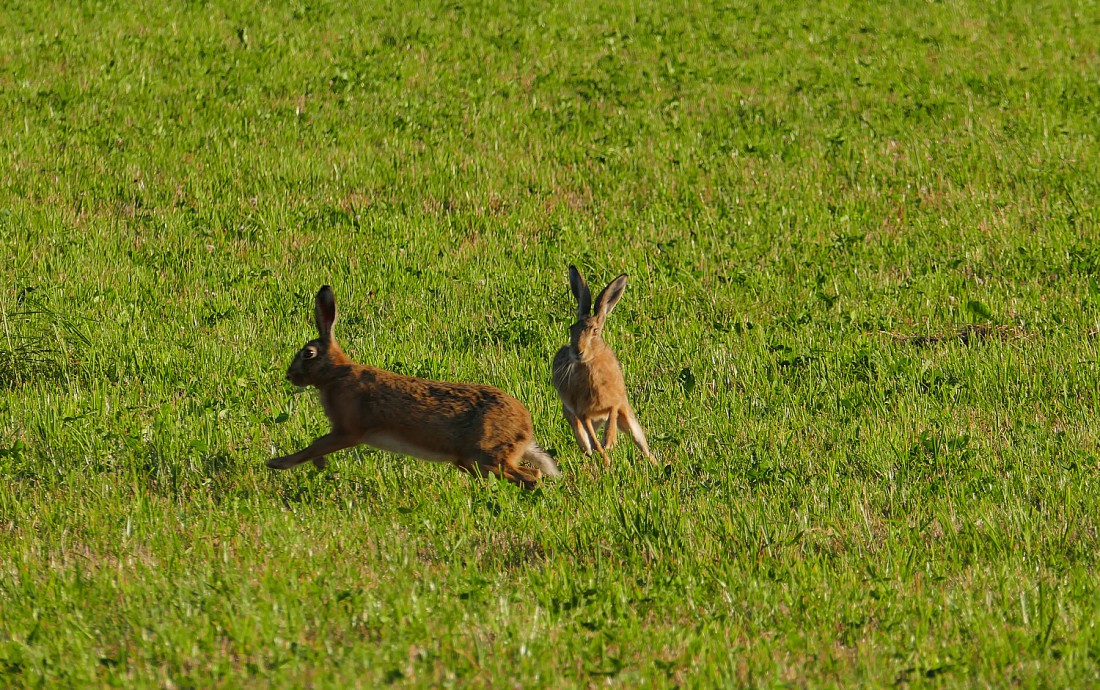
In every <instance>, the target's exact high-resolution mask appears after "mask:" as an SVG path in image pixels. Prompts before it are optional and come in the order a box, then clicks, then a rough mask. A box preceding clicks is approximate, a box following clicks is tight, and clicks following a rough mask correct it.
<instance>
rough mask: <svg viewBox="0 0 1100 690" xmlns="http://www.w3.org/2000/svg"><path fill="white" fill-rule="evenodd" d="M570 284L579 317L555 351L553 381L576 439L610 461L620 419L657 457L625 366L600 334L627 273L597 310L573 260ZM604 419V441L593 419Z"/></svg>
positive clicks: (586, 450)
mask: <svg viewBox="0 0 1100 690" xmlns="http://www.w3.org/2000/svg"><path fill="white" fill-rule="evenodd" d="M569 287H570V289H571V290H572V291H573V296H574V297H576V298H577V322H576V323H574V324H573V325H572V326H570V328H569V335H570V339H569V344H568V345H566V346H565V347H563V348H561V349H560V350H558V353H557V354H556V355H555V356H554V364H553V381H554V388H555V389H557V391H558V397H559V398H561V407H562V411H563V412H564V413H565V418H566V419H567V420H568V421H569V425H570V426H571V427H572V429H573V434H574V435H575V436H576V437H577V443H578V444H579V445H580V447H581V450H582V451H584V453H585V455H591V454H592V449H593V448H595V449H596V450H597V451H599V453H600V455H601V456H603V461H604V464H605V465H608V466H610V465H611V458H610V457H609V456H608V455H607V451H609V450H611V448H612V447H613V446H614V445H615V439H616V435H617V434H618V428H619V426H620V425H621V426H623V427H624V428H626V430H627V431H629V432H630V436H631V438H633V439H634V443H635V445H637V446H638V449H639V450H640V451H642V454H643V455H645V456H646V457H647V458H649V459H650V460H653V455H652V454H651V453H650V452H649V444H648V443H646V439H645V432H643V431H642V427H641V425H640V424H638V418H637V417H636V416H635V414H634V409H633V408H632V407H631V406H630V401H629V400H627V398H626V383H625V382H624V381H623V371H622V366H621V365H620V364H619V360H618V359H617V358H616V357H615V353H614V352H612V351H611V348H610V347H608V346H607V343H605V342H604V340H603V338H602V337H601V335H600V334H601V332H602V331H603V326H604V322H605V321H606V320H607V316H608V314H610V313H611V310H612V309H614V308H615V305H616V304H618V302H619V299H620V298H621V297H622V296H623V290H625V289H626V275H625V274H624V275H621V276H619V277H618V278H616V279H615V280H613V281H611V284H610V285H608V286H607V287H606V288H604V289H603V292H601V293H600V294H599V295H598V296H597V297H596V302H595V305H594V306H595V313H593V311H592V307H593V303H592V293H591V292H590V291H589V289H588V285H587V284H586V283H585V282H584V278H583V277H582V276H581V274H580V271H578V270H577V268H576V267H575V266H570V267H569ZM600 423H606V427H605V428H604V435H603V443H600V440H599V438H597V437H596V429H595V425H597V424H600Z"/></svg>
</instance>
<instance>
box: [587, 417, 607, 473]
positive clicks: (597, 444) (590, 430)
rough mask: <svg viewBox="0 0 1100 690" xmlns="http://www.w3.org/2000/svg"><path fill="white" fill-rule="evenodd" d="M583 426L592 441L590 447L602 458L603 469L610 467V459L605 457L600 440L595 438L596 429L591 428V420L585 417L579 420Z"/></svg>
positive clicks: (605, 453) (605, 452)
mask: <svg viewBox="0 0 1100 690" xmlns="http://www.w3.org/2000/svg"><path fill="white" fill-rule="evenodd" d="M581 423H583V424H584V430H585V431H587V432H588V438H590V439H591V440H592V445H593V446H595V447H596V450H598V451H599V452H600V455H602V456H603V464H604V467H611V458H610V457H609V456H608V455H607V451H606V450H604V447H603V445H602V444H601V443H600V438H599V437H598V436H596V429H595V428H593V426H592V418H591V417H585V418H584V419H582V420H581Z"/></svg>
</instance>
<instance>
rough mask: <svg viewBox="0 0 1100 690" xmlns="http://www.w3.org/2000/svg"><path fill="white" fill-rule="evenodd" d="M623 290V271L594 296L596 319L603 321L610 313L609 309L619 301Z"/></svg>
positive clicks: (624, 275) (624, 288) (624, 287)
mask: <svg viewBox="0 0 1100 690" xmlns="http://www.w3.org/2000/svg"><path fill="white" fill-rule="evenodd" d="M624 290H626V274H625V273H624V274H622V275H621V276H619V277H618V278H616V279H615V280H613V281H611V283H610V284H608V286H607V287H605V288H604V289H603V292H601V293H600V294H599V295H598V296H597V297H596V318H597V319H599V320H600V321H603V320H604V319H606V318H607V315H608V314H610V313H611V310H612V309H614V308H615V305H616V304H618V303H619V299H620V298H621V297H622V296H623V291H624Z"/></svg>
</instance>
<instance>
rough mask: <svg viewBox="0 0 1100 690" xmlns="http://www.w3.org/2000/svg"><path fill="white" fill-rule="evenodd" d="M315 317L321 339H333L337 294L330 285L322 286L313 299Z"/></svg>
mask: <svg viewBox="0 0 1100 690" xmlns="http://www.w3.org/2000/svg"><path fill="white" fill-rule="evenodd" d="M313 318H314V320H315V321H316V322H317V333H318V336H319V337H320V339H321V340H323V341H326V342H328V341H330V340H332V326H333V325H334V324H335V323H336V296H335V295H333V294H332V288H330V287H329V286H328V285H324V286H322V287H321V289H320V291H318V293H317V298H316V299H315V300H314V301H313Z"/></svg>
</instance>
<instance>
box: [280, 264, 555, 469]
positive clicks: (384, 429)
mask: <svg viewBox="0 0 1100 690" xmlns="http://www.w3.org/2000/svg"><path fill="white" fill-rule="evenodd" d="M314 310H315V314H314V315H315V319H316V322H317V330H318V333H319V337H318V338H317V339H316V340H311V341H309V342H308V343H306V344H305V346H304V347H303V348H302V349H301V350H299V351H298V353H297V355H295V357H294V361H293V362H291V363H290V367H289V368H288V369H287V378H288V379H289V380H290V381H291V383H294V384H295V385H298V386H303V387H304V386H314V387H316V388H317V390H318V391H319V392H320V396H321V406H322V407H323V408H324V410H325V414H326V415H328V418H329V422H330V423H331V424H332V431H331V432H329V433H328V434H326V435H325V436H322V437H321V438H319V439H317V440H315V441H314V442H313V443H312V444H310V445H309V447H307V448H305V449H304V450H301V451H299V452H297V453H294V454H293V455H285V456H283V457H279V458H273V459H271V460H269V461H268V462H267V466H268V467H272V468H276V469H288V468H290V467H294V466H295V465H299V464H301V463H303V462H306V461H309V460H312V461H313V463H314V464H315V465H317V466H318V467H324V464H325V462H324V456H325V455H328V454H329V453H333V452H335V451H338V450H342V449H344V448H350V447H352V446H355V445H357V444H359V443H366V444H368V445H372V446H375V447H378V448H382V449H384V450H389V451H393V452H398V453H405V454H408V455H414V456H416V457H420V458H424V459H426V460H432V461H435V462H449V463H452V464H454V465H455V466H457V467H458V468H459V469H462V470H464V471H466V472H469V473H471V474H481V475H487V474H490V473H492V474H495V475H497V476H498V477H502V478H504V479H507V480H508V481H510V482H513V483H515V484H518V485H520V486H522V487H524V488H526V489H532V488H534V487H535V485H536V484H537V483H538V480H539V477H540V476H541V475H542V472H545V473H546V474H547V475H548V476H557V474H558V471H557V467H556V466H555V465H554V462H553V460H552V459H551V458H550V457H549V456H548V455H546V454H545V453H544V452H543V451H542V450H541V449H540V448H539V447H538V445H537V444H536V443H535V440H534V428H533V426H532V424H531V414H530V413H529V412H528V411H527V408H526V407H524V406H523V403H521V402H520V401H519V400H516V399H515V398H513V397H512V396H510V395H508V394H507V393H505V392H504V391H502V390H500V389H499V388H494V387H492V386H483V385H478V384H470V383H447V382H444V381H429V380H427V379H420V378H415V377H412V376H402V375H400V374H395V373H393V372H390V371H386V370H384V369H378V368H376V367H371V366H365V365H362V364H356V363H355V362H353V361H351V359H349V358H348V356H347V355H345V354H344V351H343V350H341V349H340V346H339V344H337V342H336V339H335V338H334V337H333V335H332V327H333V325H334V324H335V322H336V301H335V298H334V297H333V295H332V290H331V288H329V287H328V286H327V285H326V286H324V287H322V288H321V290H320V292H318V293H317V298H316V301H315V308H314ZM521 459H523V460H527V461H528V462H529V463H531V464H533V465H536V467H534V468H528V467H523V466H521V465H520V464H519V463H520V460H521ZM540 470H541V471H540Z"/></svg>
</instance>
